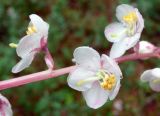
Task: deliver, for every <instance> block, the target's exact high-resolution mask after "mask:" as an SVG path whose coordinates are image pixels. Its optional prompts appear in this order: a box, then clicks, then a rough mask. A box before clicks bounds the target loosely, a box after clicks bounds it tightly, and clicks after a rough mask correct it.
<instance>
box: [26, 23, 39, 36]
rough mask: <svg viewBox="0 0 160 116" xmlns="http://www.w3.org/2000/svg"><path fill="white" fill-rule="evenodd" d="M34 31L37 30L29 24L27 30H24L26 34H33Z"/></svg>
mask: <svg viewBox="0 0 160 116" xmlns="http://www.w3.org/2000/svg"><path fill="white" fill-rule="evenodd" d="M35 32H37V29H36V27H35V26H34V25H31V26H29V27H28V30H27V31H26V34H27V35H31V34H33V33H35Z"/></svg>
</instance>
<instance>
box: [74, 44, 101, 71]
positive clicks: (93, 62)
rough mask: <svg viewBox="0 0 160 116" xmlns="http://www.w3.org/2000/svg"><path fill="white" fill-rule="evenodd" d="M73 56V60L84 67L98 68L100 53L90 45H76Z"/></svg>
mask: <svg viewBox="0 0 160 116" xmlns="http://www.w3.org/2000/svg"><path fill="white" fill-rule="evenodd" d="M73 56H74V61H75V62H76V63H77V64H78V65H80V66H82V67H84V68H86V69H89V70H94V71H97V70H98V69H99V68H100V55H99V53H98V52H97V51H96V50H94V49H93V48H91V47H86V46H84V47H78V48H76V49H75V51H74V53H73Z"/></svg>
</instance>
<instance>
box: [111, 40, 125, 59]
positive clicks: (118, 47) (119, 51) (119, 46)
mask: <svg viewBox="0 0 160 116" xmlns="http://www.w3.org/2000/svg"><path fill="white" fill-rule="evenodd" d="M125 51H126V46H125V43H124V42H122V41H120V42H117V43H114V44H113V45H112V48H111V50H110V54H109V56H110V57H111V58H118V57H120V56H122V55H123V54H124V53H125Z"/></svg>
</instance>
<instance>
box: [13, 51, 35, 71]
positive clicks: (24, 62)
mask: <svg viewBox="0 0 160 116" xmlns="http://www.w3.org/2000/svg"><path fill="white" fill-rule="evenodd" d="M34 55H35V53H31V54H28V55H27V56H26V57H24V58H22V59H21V61H20V62H19V63H17V64H16V65H15V66H14V67H13V68H12V72H13V73H18V72H20V71H22V70H23V69H25V68H27V67H29V65H30V64H31V63H32V61H33V58H34Z"/></svg>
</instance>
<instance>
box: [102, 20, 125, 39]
mask: <svg viewBox="0 0 160 116" xmlns="http://www.w3.org/2000/svg"><path fill="white" fill-rule="evenodd" d="M126 31H127V28H126V27H125V26H124V25H123V24H122V23H117V22H115V23H112V24H110V25H108V26H107V27H106V28H105V36H106V38H107V40H108V41H110V42H118V41H120V40H121V39H123V38H125V37H126V36H127V34H126Z"/></svg>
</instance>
